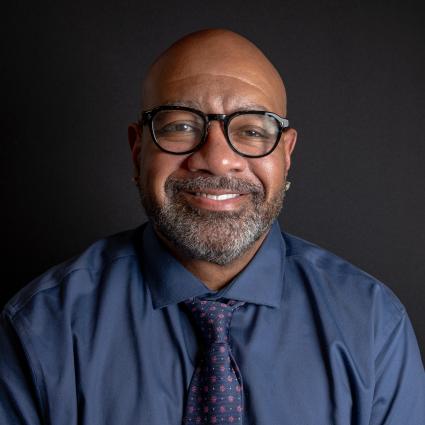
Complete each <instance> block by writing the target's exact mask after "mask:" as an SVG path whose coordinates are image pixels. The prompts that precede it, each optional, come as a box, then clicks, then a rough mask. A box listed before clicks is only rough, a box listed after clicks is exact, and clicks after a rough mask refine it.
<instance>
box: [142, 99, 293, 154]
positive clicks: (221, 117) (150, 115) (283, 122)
mask: <svg viewBox="0 0 425 425" xmlns="http://www.w3.org/2000/svg"><path fill="white" fill-rule="evenodd" d="M161 111H187V112H192V113H194V114H196V115H198V116H199V117H201V118H202V120H203V122H204V131H203V134H202V136H201V139H200V142H199V143H198V144H197V145H196V146H195V147H194V148H192V149H189V150H187V151H183V152H172V151H169V150H168V149H164V148H163V147H162V146H161V145H160V144H159V143H158V141H157V140H156V136H155V131H154V129H153V119H154V118H155V115H156V114H157V113H158V112H161ZM247 114H252V115H254V114H257V115H266V116H269V117H272V118H274V119H275V120H276V121H277V123H278V125H279V130H278V133H277V135H276V141H275V143H274V144H273V147H272V148H271V149H270V150H269V151H268V152H267V153H264V154H260V155H249V154H245V153H243V152H240V151H239V150H238V149H236V147H235V146H233V144H232V142H231V141H230V138H229V133H228V129H229V124H230V122H231V121H232V119H233V118H235V117H237V116H239V115H247ZM211 121H220V122H222V123H223V128H224V136H225V137H226V141H227V144H228V145H229V146H230V148H231V149H232V150H233V151H234V152H236V153H237V154H238V155H241V156H243V157H246V158H262V157H264V156H267V155H270V154H271V153H272V152H273V151H274V150H275V149H276V147H277V145H278V144H279V141H280V137H281V135H282V132H283V131H286V130H288V129H289V128H290V127H289V121H288V120H287V119H286V118H283V117H281V116H280V115H278V114H275V113H274V112H268V111H255V110H246V111H236V112H233V113H231V114H228V115H226V114H205V113H204V112H202V111H199V110H198V109H194V108H190V107H187V106H177V105H161V106H157V107H156V108H153V109H150V110H147V111H142V113H141V118H140V120H139V123H138V124H139V126H140V127H143V126H144V125H145V124H149V130H150V133H151V136H152V140H153V142H154V143H155V145H156V146H157V147H158V148H159V149H160V150H162V151H163V152H167V153H169V154H172V155H187V154H189V153H193V152H196V151H197V150H199V149H200V148H201V147H202V145H203V144H204V143H205V141H206V139H207V134H208V127H209V124H210V122H211Z"/></svg>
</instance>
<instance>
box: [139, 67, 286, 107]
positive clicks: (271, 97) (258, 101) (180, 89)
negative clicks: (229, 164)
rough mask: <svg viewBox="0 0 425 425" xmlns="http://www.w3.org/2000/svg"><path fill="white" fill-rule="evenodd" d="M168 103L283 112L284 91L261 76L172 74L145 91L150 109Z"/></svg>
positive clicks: (145, 97) (145, 102)
mask: <svg viewBox="0 0 425 425" xmlns="http://www.w3.org/2000/svg"><path fill="white" fill-rule="evenodd" d="M165 104H177V105H187V106H191V107H195V108H197V109H201V110H202V111H204V112H206V113H226V114H229V113H231V112H234V111H237V110H241V109H261V110H268V111H271V112H276V113H278V114H282V113H283V110H284V103H283V98H282V95H280V94H279V93H276V90H275V89H274V88H273V87H272V86H271V85H270V84H269V83H268V82H267V81H262V80H261V79H260V78H246V76H243V75H231V74H230V75H229V74H223V73H212V72H205V73H199V74H192V75H188V76H184V77H182V78H181V77H178V78H175V77H174V76H170V78H167V79H163V80H162V81H158V82H157V84H152V85H151V86H150V87H149V88H148V90H146V91H145V96H144V107H145V108H146V109H149V108H152V107H155V106H158V105H165Z"/></svg>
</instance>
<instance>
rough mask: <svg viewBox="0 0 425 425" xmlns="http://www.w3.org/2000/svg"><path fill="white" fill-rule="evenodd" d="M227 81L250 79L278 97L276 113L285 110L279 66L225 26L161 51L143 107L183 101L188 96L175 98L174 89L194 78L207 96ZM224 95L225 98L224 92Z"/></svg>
mask: <svg viewBox="0 0 425 425" xmlns="http://www.w3.org/2000/svg"><path fill="white" fill-rule="evenodd" d="M224 79H225V81H227V82H228V83H229V84H228V85H231V84H232V81H233V82H234V87H235V89H237V87H238V85H240V84H241V83H245V87H248V86H251V87H252V88H253V90H256V91H258V92H262V93H263V95H264V96H265V97H270V96H273V103H274V105H275V110H274V111H273V112H276V113H279V114H282V115H285V114H286V93H285V87H284V84H283V81H282V79H281V77H280V75H279V73H278V71H277V70H276V68H275V67H274V66H273V65H272V64H271V62H270V61H269V60H268V59H267V58H266V56H265V55H264V54H263V53H262V52H261V51H260V50H259V49H258V48H257V47H256V46H255V45H254V44H253V43H251V42H250V41H249V40H247V39H246V38H244V37H242V36H241V35H239V34H236V33H234V32H231V31H229V30H223V29H212V30H202V31H198V32H195V33H192V34H189V35H187V36H185V37H184V38H182V39H180V40H178V41H177V42H176V43H174V44H173V45H172V46H171V47H169V48H168V49H167V50H166V51H165V52H164V53H162V54H161V55H160V56H159V58H158V59H157V60H156V61H155V62H154V63H153V64H152V65H151V67H150V68H149V71H148V73H147V76H146V78H145V80H144V82H143V91H142V104H143V109H147V108H151V107H154V106H157V105H158V102H159V103H164V102H165V103H175V102H182V103H184V102H185V101H186V100H187V99H178V98H173V93H174V89H175V88H176V87H177V86H178V85H179V84H185V83H188V82H189V81H190V83H191V84H192V87H193V85H195V87H194V89H195V91H196V92H197V94H198V95H199V96H201V97H202V94H203V93H202V90H203V91H204V94H205V96H207V95H208V94H211V92H212V91H214V90H215V91H216V93H219V91H220V88H221V87H223V85H222V81H224ZM228 85H225V86H226V87H227V86H228ZM179 96H181V94H179ZM222 96H226V93H225V92H224V91H223V93H222ZM201 100H202V99H201ZM227 102H228V103H229V102H230V100H229V99H227ZM194 106H196V105H194ZM204 112H214V111H204Z"/></svg>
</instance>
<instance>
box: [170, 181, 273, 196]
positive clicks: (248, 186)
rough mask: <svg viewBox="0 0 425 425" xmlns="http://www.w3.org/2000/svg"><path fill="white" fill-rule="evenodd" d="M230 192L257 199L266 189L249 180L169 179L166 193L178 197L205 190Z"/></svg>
mask: <svg viewBox="0 0 425 425" xmlns="http://www.w3.org/2000/svg"><path fill="white" fill-rule="evenodd" d="M208 189H214V190H219V189H222V190H228V191H232V192H236V193H251V194H253V195H255V196H256V197H261V196H264V193H265V192H264V188H263V186H262V185H260V184H254V183H252V182H249V181H247V180H243V179H239V178H234V177H233V178H231V177H225V176H208V177H206V176H198V177H194V178H191V179H177V178H175V177H168V178H167V180H166V182H165V191H166V193H167V194H168V195H176V194H177V193H178V192H180V191H185V192H202V191H203V190H208Z"/></svg>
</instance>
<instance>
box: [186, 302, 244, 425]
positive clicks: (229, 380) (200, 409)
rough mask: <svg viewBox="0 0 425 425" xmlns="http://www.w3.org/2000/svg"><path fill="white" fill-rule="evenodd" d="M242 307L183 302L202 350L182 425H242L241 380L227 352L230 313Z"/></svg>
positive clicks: (231, 303) (232, 303)
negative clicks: (187, 309) (196, 331)
mask: <svg viewBox="0 0 425 425" xmlns="http://www.w3.org/2000/svg"><path fill="white" fill-rule="evenodd" d="M243 304H244V303H243V302H237V301H233V300H230V301H228V303H227V304H225V303H224V302H219V301H206V300H199V299H197V298H194V299H191V300H188V301H186V305H187V306H188V307H189V311H190V313H191V316H192V318H193V319H194V321H195V324H196V327H197V328H198V330H199V332H200V334H201V337H202V342H203V347H202V351H201V353H200V356H199V363H198V365H197V367H196V369H195V371H194V373H193V377H192V381H191V383H190V388H189V393H188V396H187V403H186V413H185V417H184V419H183V424H184V425H194V424H223V425H224V424H232V423H233V424H239V425H241V424H242V408H243V405H242V402H243V392H242V377H241V374H240V372H239V369H238V367H237V365H236V362H235V360H234V359H233V356H232V353H231V351H230V346H229V327H230V322H231V320H232V315H233V312H234V311H235V310H236V309H237V308H238V307H240V306H241V305H243Z"/></svg>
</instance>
